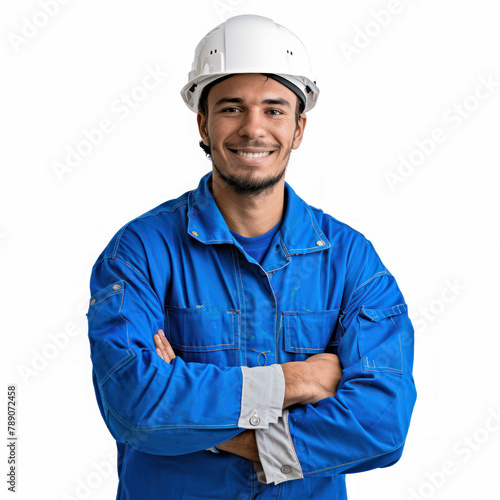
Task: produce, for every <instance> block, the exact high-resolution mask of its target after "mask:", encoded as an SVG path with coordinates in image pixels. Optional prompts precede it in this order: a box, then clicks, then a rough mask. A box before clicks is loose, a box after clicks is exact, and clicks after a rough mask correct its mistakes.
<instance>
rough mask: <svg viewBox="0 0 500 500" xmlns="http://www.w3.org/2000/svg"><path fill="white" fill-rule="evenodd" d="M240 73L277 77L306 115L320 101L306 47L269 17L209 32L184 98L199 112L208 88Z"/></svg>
mask: <svg viewBox="0 0 500 500" xmlns="http://www.w3.org/2000/svg"><path fill="white" fill-rule="evenodd" d="M238 73H262V74H268V75H274V76H277V78H276V79H277V80H278V81H280V82H281V83H283V84H284V85H286V86H287V87H289V88H290V89H291V90H293V91H294V92H295V93H296V94H297V95H298V96H299V97H301V99H302V101H303V102H304V106H305V107H304V112H307V111H309V110H310V109H312V108H313V107H314V105H315V104H316V101H317V99H318V94H319V89H318V87H317V86H316V79H315V77H314V74H313V72H312V69H311V63H310V62H309V57H308V55H307V52H306V49H305V47H304V45H303V44H302V42H301V41H300V40H299V39H298V38H297V37H296V36H295V35H294V34H293V33H292V32H290V31H289V30H287V29H286V28H284V27H283V26H280V25H279V24H276V23H275V22H274V21H272V20H271V19H268V18H267V17H262V16H255V15H242V16H235V17H231V18H229V19H228V20H227V21H226V22H224V23H222V24H220V25H219V26H217V27H216V28H214V29H213V30H212V31H210V32H209V33H208V34H207V35H206V36H205V37H204V38H203V39H202V40H201V42H200V43H199V44H198V46H197V47H196V50H195V54H194V60H193V65H192V67H191V71H190V72H189V75H188V83H187V84H186V85H185V86H184V87H183V89H182V90H181V95H182V98H183V99H184V102H185V103H186V104H187V106H188V107H189V109H191V110H192V111H194V112H195V113H196V112H197V111H198V102H199V99H200V96H201V93H202V91H203V89H204V88H205V87H206V86H207V85H209V84H210V83H213V82H215V81H216V80H218V79H219V78H222V77H224V76H226V77H227V76H228V75H233V74H238Z"/></svg>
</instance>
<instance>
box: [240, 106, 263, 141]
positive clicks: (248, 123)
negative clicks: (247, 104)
mask: <svg viewBox="0 0 500 500" xmlns="http://www.w3.org/2000/svg"><path fill="white" fill-rule="evenodd" d="M266 133H267V132H266V128H265V122H264V117H263V116H262V114H261V113H260V111H258V110H248V111H246V113H245V114H244V116H243V119H242V122H241V127H240V130H239V135H240V137H249V138H250V139H256V138H258V137H264V136H265V135H266Z"/></svg>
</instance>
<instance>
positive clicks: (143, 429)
mask: <svg viewBox="0 0 500 500" xmlns="http://www.w3.org/2000/svg"><path fill="white" fill-rule="evenodd" d="M108 409H109V411H110V412H111V413H112V414H113V416H114V417H115V418H116V420H118V422H120V424H122V425H123V426H125V427H128V428H129V429H131V430H134V431H141V432H154V431H161V430H164V429H190V428H199V429H220V428H226V427H228V428H234V429H235V428H237V426H236V425H234V424H220V425H210V424H203V425H202V424H189V425H187V424H186V425H180V424H178V425H156V426H153V427H138V426H136V425H132V424H130V423H129V422H127V421H126V420H124V419H123V418H121V417H120V416H119V415H118V413H116V411H115V410H113V408H111V406H109V405H108Z"/></svg>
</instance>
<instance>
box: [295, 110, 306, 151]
mask: <svg viewBox="0 0 500 500" xmlns="http://www.w3.org/2000/svg"><path fill="white" fill-rule="evenodd" d="M306 123H307V116H306V115H305V113H301V114H300V116H299V120H298V122H297V126H296V127H295V132H294V134H293V144H292V149H298V147H299V146H300V144H301V142H302V139H303V137H304V129H305V128H306Z"/></svg>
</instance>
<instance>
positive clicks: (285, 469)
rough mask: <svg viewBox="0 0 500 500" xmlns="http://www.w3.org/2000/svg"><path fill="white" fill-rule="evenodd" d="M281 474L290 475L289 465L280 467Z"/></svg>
mask: <svg viewBox="0 0 500 500" xmlns="http://www.w3.org/2000/svg"><path fill="white" fill-rule="evenodd" d="M281 472H283V474H290V472H292V468H291V467H290V466H289V465H284V466H283V467H281Z"/></svg>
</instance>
